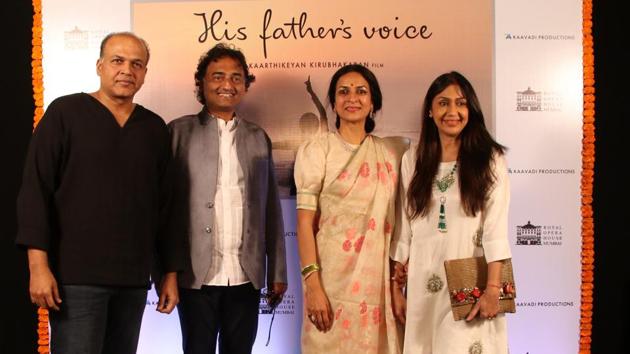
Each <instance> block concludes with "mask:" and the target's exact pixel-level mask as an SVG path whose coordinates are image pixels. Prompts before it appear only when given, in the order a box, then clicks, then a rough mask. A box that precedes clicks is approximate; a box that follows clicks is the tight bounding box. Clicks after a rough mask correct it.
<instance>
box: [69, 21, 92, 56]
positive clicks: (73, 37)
mask: <svg viewBox="0 0 630 354" xmlns="http://www.w3.org/2000/svg"><path fill="white" fill-rule="evenodd" d="M89 36H90V34H89V32H88V31H82V30H80V29H79V27H77V26H74V29H73V30H72V31H65V32H64V33H63V39H64V48H65V49H66V50H76V49H88V45H89Z"/></svg>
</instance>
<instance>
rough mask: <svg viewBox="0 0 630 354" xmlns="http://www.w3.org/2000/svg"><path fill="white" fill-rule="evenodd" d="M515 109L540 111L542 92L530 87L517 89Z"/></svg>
mask: <svg viewBox="0 0 630 354" xmlns="http://www.w3.org/2000/svg"><path fill="white" fill-rule="evenodd" d="M516 110H517V111H542V92H540V91H534V90H532V89H531V88H530V87H528V88H527V90H525V91H517V92H516Z"/></svg>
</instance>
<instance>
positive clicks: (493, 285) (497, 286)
mask: <svg viewBox="0 0 630 354" xmlns="http://www.w3.org/2000/svg"><path fill="white" fill-rule="evenodd" d="M489 286H491V287H493V288H497V289H503V287H502V286H500V285H497V284H492V283H488V284H486V288H488V287H489Z"/></svg>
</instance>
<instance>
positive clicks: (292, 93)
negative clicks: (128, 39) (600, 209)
mask: <svg viewBox="0 0 630 354" xmlns="http://www.w3.org/2000/svg"><path fill="white" fill-rule="evenodd" d="M43 15H44V21H43V22H44V34H43V39H44V41H43V43H44V45H43V50H44V73H45V74H44V78H45V82H44V86H45V90H46V91H45V96H44V97H45V103H46V105H47V104H49V103H50V102H51V101H52V100H53V99H54V98H56V97H59V96H61V95H64V94H68V93H72V92H77V91H84V92H91V91H94V90H96V89H97V88H98V77H97V76H96V74H95V63H96V59H97V58H98V54H99V44H100V41H101V40H102V38H103V37H104V36H105V35H106V34H107V33H109V32H113V31H126V30H131V31H134V32H136V33H137V34H138V35H140V36H142V37H143V38H145V39H146V40H147V42H148V43H149V46H150V48H151V60H150V63H149V65H148V68H149V71H148V74H147V78H146V82H145V84H144V87H143V88H142V90H141V91H140V92H139V93H138V95H137V97H136V98H137V102H139V103H140V104H142V105H144V106H146V107H147V108H149V109H151V110H153V111H155V112H156V113H158V114H160V115H161V116H162V117H163V118H164V120H165V121H166V122H169V121H171V120H173V119H175V118H177V117H179V116H182V115H185V114H191V113H196V112H198V111H199V110H200V109H201V105H200V104H199V103H198V102H197V101H196V99H195V85H194V78H193V74H194V72H195V69H196V65H197V62H198V60H199V57H200V56H201V55H202V54H203V53H204V52H206V51H207V50H208V49H209V48H211V47H212V46H213V45H215V44H216V43H218V42H224V43H229V44H230V45H233V46H234V47H236V48H239V49H241V50H242V51H243V52H244V54H245V56H246V58H247V60H248V63H249V69H250V71H251V72H252V73H253V74H254V75H256V82H254V83H253V84H252V86H251V87H250V89H249V91H248V93H247V94H246V96H245V99H244V101H243V102H242V104H241V106H240V107H239V110H238V115H239V116H240V117H242V118H244V119H248V120H250V121H253V122H255V123H257V124H259V125H260V126H262V127H263V128H264V129H265V130H266V131H267V132H268V134H269V136H270V138H271V140H272V143H273V156H274V160H275V163H276V174H277V176H278V183H279V187H280V190H281V195H282V207H283V211H284V221H285V240H286V243H287V262H288V263H289V264H288V265H289V290H288V291H287V295H286V296H285V299H284V301H283V303H282V304H281V305H280V306H279V307H278V309H277V310H276V315H275V319H274V322H273V329H272V332H271V340H270V342H269V346H268V347H266V346H265V344H266V342H267V336H268V331H269V327H270V324H271V318H272V316H271V314H269V309H268V308H267V307H266V305H265V304H264V301H261V305H260V320H259V331H258V337H257V341H256V344H255V348H254V352H256V353H263V352H265V353H282V354H284V353H287V354H288V353H291V354H293V353H297V352H299V344H300V327H301V321H302V319H301V318H302V295H301V293H302V287H301V281H300V275H299V260H298V256H297V242H296V237H295V236H296V221H295V199H294V198H295V197H294V194H295V190H294V186H293V179H292V171H293V161H294V158H295V153H296V150H297V147H298V146H299V144H301V143H302V142H303V141H304V140H305V139H308V138H309V137H310V136H312V135H313V134H318V133H321V132H322V131H325V130H333V129H334V121H335V115H334V113H333V112H332V109H331V107H330V104H329V103H328V101H327V97H326V93H327V89H328V84H329V81H330V77H331V76H332V74H333V73H334V72H335V71H336V70H337V69H338V68H340V67H341V66H343V65H345V64H348V63H361V64H364V65H366V66H367V67H369V68H370V69H371V70H372V71H373V72H374V73H375V75H376V76H377V78H378V79H379V82H380V84H381V89H382V92H383V96H384V101H383V109H382V111H381V112H379V114H377V115H376V130H375V134H376V135H380V136H400V137H403V138H407V139H410V140H411V141H417V138H418V136H419V117H420V109H421V104H422V100H423V97H424V94H425V92H426V90H427V88H428V86H429V84H430V83H431V81H432V80H433V79H434V78H435V77H437V76H438V75H439V74H441V73H444V72H447V71H451V70H457V71H459V72H461V73H462V74H464V75H465V76H466V77H468V79H469V80H470V81H471V82H472V84H473V85H474V87H475V89H476V91H477V93H478V95H479V98H480V101H481V104H482V108H483V111H484V113H485V116H486V119H487V124H488V126H489V127H490V128H491V130H492V131H493V133H494V134H495V136H496V137H497V139H498V140H499V142H501V143H502V144H504V145H506V146H508V147H509V153H508V157H507V158H508V162H509V166H510V176H511V179H512V207H511V213H510V223H509V224H510V230H509V237H510V242H511V245H512V250H513V254H514V266H515V273H516V274H515V277H516V282H517V288H518V299H517V302H518V304H517V305H518V308H517V313H516V314H511V315H508V319H509V333H510V352H511V353H528V352H529V353H573V352H576V351H577V345H578V334H579V331H578V322H579V294H580V292H579V291H580V289H579V284H580V283H579V282H580V278H579V271H580V264H579V251H580V247H579V246H580V238H579V236H580V232H579V225H580V224H579V221H580V214H579V171H580V160H579V158H580V139H581V130H580V122H581V107H582V104H581V97H582V91H581V73H582V72H581V42H580V39H581V32H580V31H581V24H582V22H581V3H577V2H574V1H569V0H558V1H555V2H554V3H553V4H548V3H546V2H543V1H541V0H536V1H534V2H531V1H530V2H527V3H522V2H519V1H514V0H505V1H500V2H494V1H492V0H476V1H465V0H439V1H438V0H421V1H410V0H407V1H403V0H390V1H388V2H387V4H386V6H384V5H383V3H382V2H380V1H356V0H350V1H345V2H338V1H329V0H322V1H317V2H313V1H306V0H273V1H272V0H266V1H265V0H243V1H183V0H180V1H173V0H172V1H167V0H135V1H134V0H110V1H108V2H102V1H99V0H84V1H80V2H77V1H73V0H43ZM552 20H553V21H552ZM156 302H157V297H156V295H155V292H154V290H151V292H150V294H149V298H148V300H147V310H146V312H145V316H144V321H143V325H142V332H141V338H140V345H139V348H138V353H169V354H170V353H180V352H181V332H180V329H179V321H178V316H177V314H176V313H173V314H171V315H169V316H165V315H162V314H159V313H157V312H156V311H155V306H156Z"/></svg>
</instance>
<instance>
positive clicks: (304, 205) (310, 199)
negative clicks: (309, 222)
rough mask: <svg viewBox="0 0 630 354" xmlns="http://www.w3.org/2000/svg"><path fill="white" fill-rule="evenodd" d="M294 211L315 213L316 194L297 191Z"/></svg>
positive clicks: (317, 197) (316, 205) (317, 196)
mask: <svg viewBox="0 0 630 354" xmlns="http://www.w3.org/2000/svg"><path fill="white" fill-rule="evenodd" d="M295 199H296V200H295V201H296V207H295V208H296V209H306V210H313V211H316V210H317V207H318V206H319V205H318V200H319V195H318V194H317V193H313V192H309V191H298V192H297V195H296V198H295Z"/></svg>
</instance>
